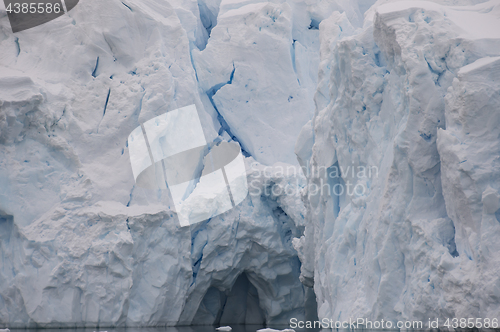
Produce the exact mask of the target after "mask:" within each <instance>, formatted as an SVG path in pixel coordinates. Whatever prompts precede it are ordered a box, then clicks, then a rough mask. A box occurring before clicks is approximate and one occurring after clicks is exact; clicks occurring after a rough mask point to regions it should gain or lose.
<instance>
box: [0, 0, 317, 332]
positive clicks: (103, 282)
mask: <svg viewBox="0 0 500 332" xmlns="http://www.w3.org/2000/svg"><path fill="white" fill-rule="evenodd" d="M218 6H219V4H218V3H217V1H213V2H210V1H207V2H206V3H202V2H200V3H198V2H197V1H191V0H187V1H169V2H167V1H160V0H158V1H155V0H151V1H123V2H122V1H117V0H116V1H115V0H111V1H105V2H103V1H97V0H88V1H85V2H82V3H80V4H79V5H78V6H76V7H75V9H74V10H72V11H71V12H70V13H69V14H68V15H64V16H63V17H60V18H58V19H56V20H54V21H51V22H49V23H47V24H44V25H41V26H39V27H37V28H34V29H30V30H26V31H23V32H21V33H18V34H15V35H14V34H12V32H11V30H10V27H9V25H8V20H7V16H6V12H5V10H4V9H3V8H2V9H0V253H1V254H0V323H1V324H2V325H8V326H12V327H16V326H17V327H23V326H32V327H34V326H53V327H74V326H96V325H100V326H110V325H121V326H123V325H125V324H126V325H128V326H155V325H173V324H190V323H203V322H206V323H208V324H212V323H220V322H225V323H227V324H230V323H233V322H234V320H237V321H238V322H241V320H243V321H244V322H255V321H259V322H260V323H262V322H264V321H266V322H269V323H273V322H285V321H286V320H287V319H289V317H291V316H294V317H295V316H297V317H304V315H305V314H306V310H305V302H306V299H308V296H307V294H310V291H306V290H305V287H304V286H303V285H302V284H301V282H300V280H299V273H300V262H299V260H298V257H297V253H296V251H295V250H294V249H293V247H292V244H291V241H292V238H293V237H295V236H300V235H301V234H302V232H303V229H304V214H305V210H304V206H303V204H302V202H301V200H300V197H299V196H294V197H285V196H284V194H280V195H273V194H272V193H271V191H270V190H269V188H271V187H272V186H274V185H276V184H277V185H279V184H280V183H281V182H284V183H288V182H289V183H290V185H291V186H294V187H295V188H297V189H296V191H299V190H300V189H301V188H302V187H301V186H303V185H304V179H303V178H301V177H300V176H299V175H293V174H292V175H284V174H281V175H280V174H274V175H273V176H272V177H270V178H268V179H267V180H265V179H264V177H263V176H261V175H259V174H257V176H255V177H253V176H252V175H251V172H252V170H251V167H250V163H251V162H252V161H255V159H260V160H266V161H273V158H274V157H272V156H273V154H274V151H282V152H283V155H288V156H289V157H290V158H291V159H293V158H292V157H293V149H294V141H295V137H294V136H292V135H289V136H288V137H287V138H286V139H280V140H277V141H276V142H275V143H277V144H275V145H273V147H272V148H269V146H270V143H269V142H263V141H262V140H261V139H259V135H260V137H263V136H265V135H266V132H265V131H264V128H254V129H255V132H257V131H258V132H260V134H258V135H257V134H255V135H254V137H251V139H252V146H253V147H254V148H255V151H254V150H252V152H256V151H259V152H258V154H259V156H258V157H256V158H255V159H254V158H251V157H250V158H246V160H245V161H244V162H245V164H246V166H244V165H232V166H231V165H229V166H228V170H227V177H228V181H229V182H230V186H235V187H238V186H241V185H242V184H241V183H240V182H241V180H242V179H241V178H240V177H238V174H237V173H236V172H235V171H234V169H236V168H238V167H246V168H247V169H248V172H249V174H248V176H249V177H252V178H255V179H253V180H254V181H257V182H256V183H254V188H253V189H252V190H253V195H248V196H247V195H245V196H243V195H241V197H240V196H238V195H236V194H235V196H234V197H233V200H234V201H235V202H237V203H239V205H238V207H236V208H234V209H232V210H231V211H229V212H226V213H224V214H222V215H220V216H218V217H216V218H211V219H209V220H206V221H204V222H201V223H199V224H197V225H195V226H191V228H189V227H186V228H184V229H181V228H180V225H179V220H178V217H177V216H176V214H175V213H174V212H173V209H172V207H173V202H172V199H171V197H170V195H169V193H168V191H166V190H148V189H143V188H139V187H138V186H136V185H135V182H134V180H135V179H134V174H133V171H132V166H131V165H130V162H129V159H130V158H129V146H128V143H127V140H128V137H129V135H130V134H131V133H132V132H133V131H134V130H136V128H138V126H139V125H141V124H143V123H147V121H148V120H151V119H153V118H155V117H157V116H159V115H163V114H165V113H167V112H168V111H171V110H175V109H178V108H181V107H184V106H187V105H191V104H195V105H196V108H197V109H198V111H199V112H198V114H199V117H200V121H201V125H202V128H203V134H204V139H205V140H206V142H207V143H218V142H221V141H223V140H225V141H237V142H238V141H241V142H243V139H240V138H239V137H238V135H239V133H238V132H236V131H235V132H232V131H231V126H233V125H234V126H236V127H238V126H241V124H244V123H245V122H246V125H247V126H250V123H248V121H247V120H246V119H245V118H244V117H242V118H241V119H240V121H239V122H238V123H229V124H228V122H225V121H224V118H223V117H222V116H221V114H222V113H223V112H224V111H225V109H226V107H225V106H222V107H218V111H220V112H221V113H220V114H219V113H217V111H216V110H215V109H214V108H213V106H212V104H211V102H210V98H211V97H212V96H211V95H210V94H208V95H207V91H205V90H204V88H203V87H204V85H202V84H200V83H199V81H198V80H199V78H197V73H196V72H195V67H194V65H193V61H194V57H195V56H194V54H195V53H196V54H199V49H201V50H203V49H206V48H205V47H207V48H209V49H212V50H217V47H215V46H211V45H212V43H214V44H216V45H217V43H218V42H219V47H221V48H223V49H224V48H226V49H229V46H227V45H226V44H224V41H223V40H220V41H217V40H218V38H219V37H218V36H220V32H216V31H215V29H216V28H217V27H216V26H215V24H216V23H217V19H216V18H217V15H218ZM276 6H277V5H276ZM282 6H284V7H286V6H287V5H286V4H283V5H282ZM249 8H250V7H249ZM249 8H247V9H248V10H249ZM250 12H251V11H250ZM288 13H290V12H288ZM254 14H255V15H256V16H257V17H259V18H263V17H264V16H265V13H263V12H262V11H260V10H255V12H254ZM210 15H212V16H210ZM308 15H309V14H308V12H306V13H305V16H304V22H303V25H302V26H301V29H302V30H304V31H299V32H297V33H302V34H303V35H304V37H303V40H306V41H307V40H309V39H308V38H306V36H308V35H311V36H312V37H311V39H312V40H314V36H317V34H318V31H317V30H309V29H308V26H309V23H310V19H309V17H308ZM269 19H270V20H271V18H269ZM284 19H285V21H284V23H283V24H284V25H283V29H284V30H283V31H282V30H280V29H277V30H272V29H271V30H269V31H267V32H268V33H269V36H270V38H271V39H273V40H274V39H276V40H282V41H283V42H282V45H281V46H280V47H281V49H285V48H286V50H287V53H286V55H287V57H288V58H287V59H285V62H286V63H287V64H288V65H289V66H285V67H284V69H283V75H285V76H286V75H288V76H286V77H287V78H293V81H294V82H297V79H296V74H295V71H294V69H293V66H292V65H291V64H292V58H291V56H292V53H291V52H290V49H291V46H292V40H291V37H290V36H291V26H292V25H291V24H292V23H291V22H292V21H293V19H292V18H291V17H289V16H286V15H285V16H284ZM220 21H221V22H222V21H223V20H222V19H220ZM306 21H307V22H306ZM210 24H213V26H212V27H210V26H209V25H210ZM242 25H243V23H241V24H240V25H239V27H240V28H242V29H243V26H242ZM235 26H236V25H235ZM212 28H214V31H211V30H212ZM209 33H210V34H211V37H210V39H208V36H209ZM284 35H286V38H287V39H286V38H285V37H284ZM222 37H223V36H222ZM289 37H290V38H289ZM207 42H208V46H207ZM286 42H289V44H286ZM304 45H305V44H304ZM315 47H316V45H313V44H310V45H309V44H308V45H307V47H306V46H303V48H302V49H301V50H302V51H303V52H304V54H303V56H302V57H301V58H300V59H301V61H303V62H304V63H305V64H306V65H307V66H310V67H307V68H304V71H303V73H304V75H305V76H304V77H305V78H304V84H305V85H306V86H307V87H304V88H303V89H299V88H297V89H295V90H293V91H294V92H296V93H298V94H304V95H305V94H306V93H309V94H311V95H312V93H313V92H314V76H315V71H314V63H315V61H316V60H317V58H318V54H317V50H316V48H315ZM222 51H223V50H222ZM273 54H274V53H269V54H267V55H265V54H264V53H263V56H264V55H265V57H263V58H261V59H260V62H261V63H270V62H272V61H274V60H275V59H274V58H272V55H273ZM246 56H247V57H248V60H247V62H248V64H250V63H251V61H250V59H251V58H252V57H253V55H251V54H247V55H246ZM238 61H239V62H236V61H235V66H236V67H238V66H239V65H243V66H245V59H244V58H243V57H240V58H239V60H238ZM213 62H214V63H215V61H213ZM208 64H210V62H209V63H208ZM248 64H247V66H248ZM255 65H257V63H255ZM196 68H201V69H200V70H205V69H204V68H203V67H200V64H196ZM257 68H259V67H257ZM261 72H265V68H261ZM225 74H226V73H225V72H217V73H214V76H217V75H218V76H217V77H223V76H224V75H225ZM250 74H253V73H247V74H245V73H244V72H243V71H241V70H240V71H237V72H236V74H235V78H234V81H235V82H240V81H239V80H250V79H252V80H253V84H254V85H255V86H257V87H259V86H263V85H266V84H267V83H266V79H267V78H266V77H264V76H262V77H259V76H257V77H251V75H250ZM200 75H201V74H200ZM245 75H247V76H245ZM227 79H229V77H228V78H227ZM218 83H219V82H217V83H216V84H218ZM224 83H225V81H224ZM294 84H295V83H294ZM274 85H275V86H276V87H278V88H279V86H280V85H281V82H279V81H278V80H276V81H275V82H274ZM296 85H298V83H296ZM287 89H288V88H287ZM284 91H286V93H287V98H288V90H286V89H285V90H284ZM241 96H243V95H241ZM258 98H259V96H258V95H256V94H254V95H252V94H250V93H249V94H248V100H252V103H253V105H254V108H250V109H247V110H246V112H248V114H249V115H252V114H253V112H254V111H255V112H257V113H256V114H261V113H259V112H260V110H258V109H257V110H256V108H258V107H259V105H260V104H258V103H257V102H255V101H254V100H255V99H258ZM298 99H300V98H298ZM306 100H308V102H307V103H308V104H307V103H306ZM268 102H270V100H269V99H268ZM285 102H286V103H288V101H287V99H285ZM300 103H302V104H301V105H303V106H304V108H302V107H297V108H295V109H294V110H293V114H295V115H293V116H291V118H292V119H293V118H294V117H297V119H296V120H297V121H296V122H295V123H294V125H293V126H294V128H295V129H296V130H297V131H298V130H300V128H301V126H302V125H303V124H305V123H306V122H307V121H308V120H309V119H310V118H311V117H312V112H313V106H312V99H311V98H309V99H307V98H305V97H304V98H302V99H301V101H300ZM306 104H307V107H305V106H306ZM227 108H228V109H229V106H228V107H227ZM281 110H283V109H281ZM279 111H280V109H278V110H276V114H278V113H277V112H279ZM273 112H274V111H273V110H271V109H269V110H267V111H266V114H267V115H272V114H273ZM291 112H292V111H291ZM167 114H168V113H167ZM261 115H262V114H261ZM262 116H264V115H262ZM262 121H267V120H266V119H264V118H263V119H262ZM301 121H302V122H301ZM284 128H285V127H282V129H284ZM257 129H258V130H257ZM134 133H136V132H134ZM136 134H139V132H137V133H136ZM141 134H142V133H141ZM178 143H179V142H178ZM180 143H181V144H182V143H186V142H180ZM190 143H193V142H190ZM259 144H261V145H262V144H265V146H264V145H262V146H260V145H259ZM143 145H145V142H144V144H143ZM264 147H265V148H264ZM266 149H267V150H266ZM262 151H263V152H262ZM261 152H262V153H261ZM245 153H247V156H248V151H246V152H245ZM256 153H257V152H256ZM207 158H209V156H207ZM207 158H205V159H204V160H205V161H207ZM240 161H241V164H243V158H240V159H238V160H237V162H240ZM291 162H293V163H296V161H295V160H291ZM134 165H135V164H134ZM136 166H137V167H136ZM136 166H134V168H137V169H138V170H140V169H142V168H144V166H145V165H144V164H142V162H141V161H139V162H137V165H136ZM146 166H147V165H146ZM202 166H203V165H202ZM231 167H233V168H231ZM259 167H264V166H263V165H261V166H259ZM136 175H137V174H136ZM259 188H261V189H259ZM264 188H267V190H264ZM236 192H237V191H236ZM240 202H241V203H240ZM195 203H196V204H198V205H199V204H200V202H199V201H198V202H195ZM202 203H203V202H202ZM217 296H218V297H219V299H220V300H221V301H223V302H221V304H222V306H219V307H217V306H215V307H213V306H212V307H210V309H211V310H215V312H214V313H213V315H212V316H210V315H211V313H206V312H204V309H203V308H205V306H204V305H203V303H212V302H211V301H212V300H214V299H215V298H217ZM242 298H246V299H247V301H246V302H245V304H244V305H243V306H237V305H235V304H237V303H239V302H238V301H240V300H241V299H242ZM225 301H227V303H233V304H231V305H228V306H225V305H224V304H225V303H226V302H225ZM229 308H232V310H233V313H234V315H233V314H231V311H230V310H229ZM238 313H240V314H241V315H240V314H238ZM200 317H203V319H201V318H200ZM198 318H200V320H198Z"/></svg>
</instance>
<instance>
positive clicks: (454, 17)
mask: <svg viewBox="0 0 500 332" xmlns="http://www.w3.org/2000/svg"><path fill="white" fill-rule="evenodd" d="M453 5H460V6H456V7H453ZM499 27H500V6H499V4H498V2H496V1H489V2H484V1H477V2H475V1H437V3H431V2H420V1H400V2H398V1H379V2H377V4H375V5H374V6H373V7H372V8H371V9H370V10H368V11H367V13H366V15H365V22H364V25H363V28H362V29H356V30H355V26H354V24H352V23H351V22H350V20H349V19H348V18H347V17H346V15H345V14H340V13H333V14H332V15H331V16H330V17H329V18H328V19H326V20H324V21H323V22H321V24H320V41H321V60H320V67H319V77H318V89H317V92H316V95H315V102H316V106H317V109H316V112H315V115H314V118H313V119H312V121H311V123H308V124H307V125H306V126H304V128H303V129H302V132H301V134H300V137H299V140H298V141H297V145H296V153H297V155H298V158H299V161H301V164H302V165H304V167H305V169H306V172H307V173H308V187H307V188H308V193H307V194H306V195H305V202H306V207H307V216H306V218H307V226H306V230H305V235H304V236H302V237H301V238H300V239H297V240H294V245H295V247H296V248H297V250H298V251H299V257H301V260H302V262H303V265H302V267H301V280H303V281H304V282H305V283H307V284H309V285H312V284H314V290H315V293H316V296H317V300H318V314H319V318H323V317H327V318H334V319H346V318H347V319H348V318H353V319H356V318H357V317H364V318H369V319H378V320H380V319H384V320H393V321H394V320H399V319H401V320H404V319H415V320H417V319H418V320H423V321H425V322H427V319H428V318H432V319H435V318H439V319H446V318H449V317H498V315H499V314H500V305H499V303H500V302H499V289H500V287H499V286H500V278H499V277H498V275H499V267H500V265H499V264H498V257H500V256H499V254H500V252H499V249H500V247H499V246H498V244H497V242H498V241H495V240H494V239H495V238H498V234H499V232H500V218H499V216H500V210H499V208H500V205H499V203H498V202H499V200H498V199H499V197H500V195H499V192H498V191H499V190H500V184H499V180H500V164H499V159H498V155H499V153H498V152H499V151H498V149H499V140H498V138H499V137H500V136H499V129H498V128H499V127H498V121H499V116H500V114H499V113H498V107H499V101H500V99H499V98H500V86H499V82H498V78H499V77H500V71H499V68H500V67H499V63H500V62H499V58H498V55H500V48H499V46H500V39H499V38H500V34H499V31H500V30H499V29H498V28H499ZM341 189H343V191H342V190H341ZM349 189H350V192H349ZM442 322H444V320H443V321H442Z"/></svg>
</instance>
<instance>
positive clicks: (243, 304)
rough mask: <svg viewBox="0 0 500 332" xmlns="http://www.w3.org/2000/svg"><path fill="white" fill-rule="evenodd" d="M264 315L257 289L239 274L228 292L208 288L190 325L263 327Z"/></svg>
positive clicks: (244, 276)
mask: <svg viewBox="0 0 500 332" xmlns="http://www.w3.org/2000/svg"><path fill="white" fill-rule="evenodd" d="M265 322H266V320H265V315H264V312H263V311H262V309H261V308H260V305H259V295H258V294H257V289H256V288H255V286H254V285H252V283H251V282H250V281H249V280H248V277H247V275H246V273H242V274H240V276H239V277H238V279H236V282H235V283H234V285H233V287H232V288H231V290H230V291H226V292H223V291H220V290H218V289H217V288H215V287H210V288H209V289H208V290H207V293H206V294H205V297H204V298H203V300H202V301H201V303H200V306H199V308H198V311H197V312H196V315H195V317H194V319H193V321H192V325H220V326H223V325H231V324H232V325H237V324H256V325H265Z"/></svg>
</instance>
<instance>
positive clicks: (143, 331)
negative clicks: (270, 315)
mask: <svg viewBox="0 0 500 332" xmlns="http://www.w3.org/2000/svg"><path fill="white" fill-rule="evenodd" d="M231 327H232V329H233V330H232V331H231V332H256V331H257V330H260V329H263V328H266V327H269V328H273V329H276V330H283V329H288V328H290V326H288V325H271V326H261V325H231ZM294 330H295V331H296V332H306V331H307V332H319V331H320V329H294ZM11 331H12V332H218V331H216V330H215V326H210V325H207V326H175V327H128V328H111V327H110V328H104V327H103V328H99V329H95V328H74V329H68V328H63V329H11ZM329 331H330V330H329Z"/></svg>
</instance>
